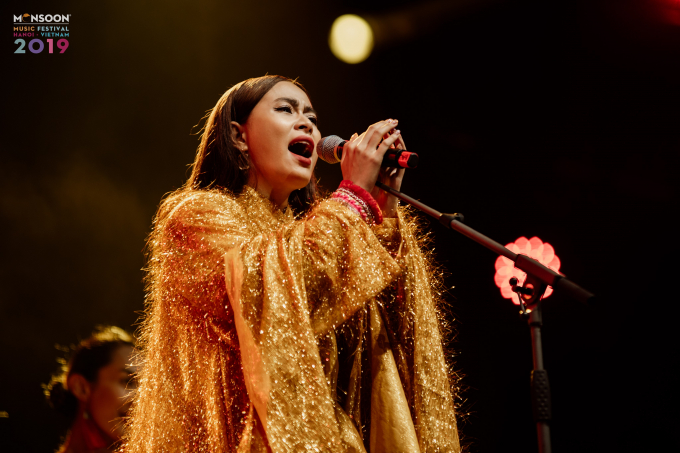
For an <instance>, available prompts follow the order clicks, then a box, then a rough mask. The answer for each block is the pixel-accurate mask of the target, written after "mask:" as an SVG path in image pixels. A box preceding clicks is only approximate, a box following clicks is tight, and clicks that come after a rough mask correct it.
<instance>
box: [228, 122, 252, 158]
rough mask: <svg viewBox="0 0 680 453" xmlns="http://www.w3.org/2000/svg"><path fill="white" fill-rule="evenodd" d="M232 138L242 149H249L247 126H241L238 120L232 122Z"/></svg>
mask: <svg viewBox="0 0 680 453" xmlns="http://www.w3.org/2000/svg"><path fill="white" fill-rule="evenodd" d="M231 138H232V140H234V143H236V146H237V147H239V148H241V150H243V151H245V150H247V149H248V148H247V146H248V145H247V142H246V128H245V127H243V126H241V125H240V124H239V123H237V122H236V121H232V122H231Z"/></svg>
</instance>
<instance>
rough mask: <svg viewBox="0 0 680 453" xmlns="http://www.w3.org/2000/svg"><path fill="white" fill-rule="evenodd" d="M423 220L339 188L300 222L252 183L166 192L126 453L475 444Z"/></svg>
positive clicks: (153, 246) (152, 257) (433, 448)
mask: <svg viewBox="0 0 680 453" xmlns="http://www.w3.org/2000/svg"><path fill="white" fill-rule="evenodd" d="M417 231H418V230H417V228H416V227H415V223H414V222H413V220H412V219H411V217H410V216H409V215H407V214H406V213H405V212H404V211H403V209H402V208H400V214H399V218H398V219H384V222H383V223H382V224H381V225H374V226H369V225H367V224H366V223H365V222H364V221H363V220H362V218H361V217H360V216H359V215H357V214H356V213H355V212H353V211H352V210H350V209H349V208H348V207H347V206H346V205H345V204H344V203H341V202H338V201H335V200H333V199H327V200H323V201H321V202H319V203H318V204H317V205H316V206H315V207H314V208H313V209H312V210H311V211H310V212H309V213H308V214H307V215H306V216H304V217H303V218H299V219H296V218H294V216H293V214H292V213H291V211H290V210H284V211H281V210H279V209H277V208H276V207H275V206H273V205H272V204H271V203H270V202H269V201H268V200H266V199H264V198H263V197H262V196H260V195H259V194H258V193H257V192H256V191H255V190H253V189H250V188H246V189H245V190H244V192H243V193H242V194H241V195H239V196H231V195H229V194H225V193H223V192H218V191H194V190H182V191H178V192H176V193H175V194H173V195H171V196H169V197H168V198H166V199H165V200H164V201H163V203H162V205H161V207H160V209H159V212H158V214H157V217H156V220H155V223H154V229H153V232H152V234H151V237H150V241H149V269H148V296H147V297H148V300H147V312H146V316H145V319H144V321H143V324H142V328H141V332H142V338H141V344H142V349H141V352H140V355H139V357H140V361H141V362H142V365H143V368H142V371H141V372H140V384H139V389H138V392H137V396H136V399H135V401H134V404H133V408H132V416H131V422H130V426H129V431H128V437H127V438H126V440H125V444H124V446H123V450H124V451H126V452H130V453H138V452H218V451H219V452H236V451H238V452H257V451H273V452H350V451H355V452H363V451H371V452H372V453H378V452H381V451H418V450H419V451H421V452H440V451H441V452H444V451H447V452H448V451H453V452H457V451H459V450H460V447H459V442H458V432H457V428H456V420H455V415H454V403H453V395H452V392H451V377H450V376H449V368H448V366H447V363H446V360H445V356H444V352H443V350H442V334H441V328H440V322H439V318H438V314H437V308H436V305H437V303H438V300H437V297H438V296H437V292H436V291H435V290H434V289H433V288H436V286H433V285H435V283H436V278H435V277H434V276H433V272H432V266H431V265H430V263H429V261H428V259H427V258H426V257H425V255H424V254H423V252H422V250H421V245H420V244H419V240H420V238H419V233H418V232H417ZM409 426H410V428H409ZM395 427H397V428H398V427H402V428H403V429H402V428H399V429H397V430H395ZM409 430H410V431H409ZM407 431H408V432H407ZM409 433H412V435H411V434H409Z"/></svg>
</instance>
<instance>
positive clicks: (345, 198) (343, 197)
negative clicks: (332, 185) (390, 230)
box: [331, 190, 373, 223]
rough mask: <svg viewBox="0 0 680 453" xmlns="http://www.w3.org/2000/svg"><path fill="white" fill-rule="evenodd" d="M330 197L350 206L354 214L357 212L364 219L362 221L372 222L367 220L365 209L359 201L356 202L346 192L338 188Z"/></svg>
mask: <svg viewBox="0 0 680 453" xmlns="http://www.w3.org/2000/svg"><path fill="white" fill-rule="evenodd" d="M331 198H333V199H334V200H338V201H341V202H343V203H344V204H345V205H347V207H348V208H350V209H351V210H352V211H354V212H355V213H356V214H359V215H360V216H361V218H362V219H364V221H365V222H366V223H373V222H372V221H369V218H368V215H367V213H366V209H364V208H363V206H361V204H360V203H358V202H357V201H356V200H355V199H353V198H352V197H350V196H349V195H347V194H346V193H344V192H341V191H339V190H338V191H335V192H334V193H333V195H332V196H331ZM371 220H372V219H371Z"/></svg>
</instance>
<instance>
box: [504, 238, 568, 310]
mask: <svg viewBox="0 0 680 453" xmlns="http://www.w3.org/2000/svg"><path fill="white" fill-rule="evenodd" d="M506 247H507V248H508V249H509V250H510V251H512V252H514V253H521V254H522V255H527V256H530V257H531V258H533V259H535V260H537V261H538V262H539V263H541V264H543V265H544V266H547V267H549V268H550V269H552V270H554V271H556V272H557V271H559V270H560V264H561V263H560V259H559V258H558V257H557V255H555V249H554V248H553V246H552V245H550V244H548V243H547V242H543V241H541V240H540V239H539V238H537V237H535V236H534V237H532V238H531V239H527V238H525V237H521V238H519V239H517V240H516V241H515V242H511V243H509V244H507V245H506ZM526 276H527V274H525V273H524V272H522V271H521V270H519V269H515V263H513V262H512V261H510V260H509V259H508V258H506V257H504V256H499V257H498V259H496V275H495V276H494V281H495V282H496V286H498V287H499V288H500V289H501V295H502V296H503V297H504V298H506V299H511V300H512V303H514V304H515V305H519V299H517V295H516V294H515V293H513V292H512V287H511V286H510V279H511V278H512V277H515V278H517V280H518V281H519V284H520V285H522V284H524V280H525V279H526ZM552 291H553V290H552V288H551V287H550V286H548V288H547V289H546V290H545V294H544V295H543V298H546V297H548V296H549V295H550V294H552ZM513 296H515V297H513Z"/></svg>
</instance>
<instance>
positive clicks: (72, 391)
mask: <svg viewBox="0 0 680 453" xmlns="http://www.w3.org/2000/svg"><path fill="white" fill-rule="evenodd" d="M133 349H134V340H133V338H132V336H131V335H130V334H129V333H127V332H126V331H125V330H123V329H121V328H119V327H115V326H107V327H99V328H98V329H97V330H96V331H95V332H94V333H93V334H92V335H91V336H90V337H88V338H86V339H85V340H82V341H81V342H80V343H79V344H78V345H77V346H76V348H75V349H74V350H73V352H72V353H71V354H70V357H69V358H68V362H66V361H65V360H64V362H65V363H64V365H63V366H62V367H61V369H60V371H59V373H57V374H55V375H54V376H52V379H51V381H50V383H49V384H47V385H45V396H46V397H47V400H48V402H49V404H50V405H51V406H52V407H53V408H54V409H55V410H56V411H57V412H59V413H61V414H62V415H64V416H65V417H66V418H67V419H68V420H69V430H68V433H67V434H66V438H65V440H64V443H63V445H62V446H61V447H60V448H59V450H58V453H91V452H108V451H114V448H115V445H116V443H117V442H118V441H119V440H120V439H121V437H122V436H123V428H124V418H125V416H126V414H127V412H128V409H129V405H130V396H131V392H132V391H133V390H134V388H135V386H136V383H135V379H134V377H135V371H136V368H135V367H134V366H133V365H131V362H132V354H133Z"/></svg>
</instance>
